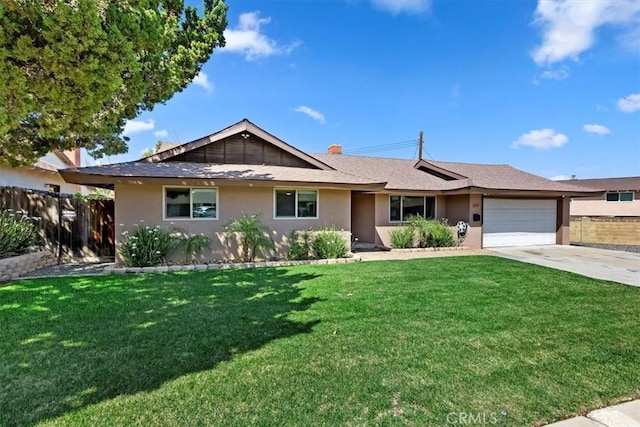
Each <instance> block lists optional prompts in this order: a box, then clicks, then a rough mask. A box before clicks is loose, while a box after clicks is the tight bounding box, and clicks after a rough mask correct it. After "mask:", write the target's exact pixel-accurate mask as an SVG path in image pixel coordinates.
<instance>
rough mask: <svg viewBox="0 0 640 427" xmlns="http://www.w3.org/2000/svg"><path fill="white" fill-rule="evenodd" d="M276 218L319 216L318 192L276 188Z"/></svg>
mask: <svg viewBox="0 0 640 427" xmlns="http://www.w3.org/2000/svg"><path fill="white" fill-rule="evenodd" d="M275 204H276V206H275V216H276V218H317V217H318V192H317V191H315V190H276V194H275Z"/></svg>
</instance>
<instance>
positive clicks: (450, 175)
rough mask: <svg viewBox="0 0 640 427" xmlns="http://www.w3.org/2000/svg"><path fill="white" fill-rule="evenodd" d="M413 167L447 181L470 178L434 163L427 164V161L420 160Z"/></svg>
mask: <svg viewBox="0 0 640 427" xmlns="http://www.w3.org/2000/svg"><path fill="white" fill-rule="evenodd" d="M413 167H414V168H415V169H418V170H420V171H422V172H425V173H428V174H431V175H433V176H437V177H438V178H441V179H444V180H445V181H456V180H459V179H467V178H468V177H466V176H464V175H460V174H458V173H455V172H452V171H450V170H447V169H444V168H441V167H439V166H436V165H434V164H433V163H429V162H427V161H426V160H419V161H418V162H417V163H416V164H415V165H414V166H413Z"/></svg>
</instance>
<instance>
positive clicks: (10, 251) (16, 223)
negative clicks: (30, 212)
mask: <svg viewBox="0 0 640 427" xmlns="http://www.w3.org/2000/svg"><path fill="white" fill-rule="evenodd" d="M33 221H34V219H33V218H30V217H29V216H27V215H26V214H24V213H22V212H17V213H16V212H14V211H13V210H12V209H9V210H6V211H2V212H0V258H5V257H9V256H12V255H20V254H23V253H25V252H26V251H27V250H28V249H29V248H30V247H31V246H33V245H35V244H36V243H37V241H38V230H37V229H36V226H35V224H34V222H33Z"/></svg>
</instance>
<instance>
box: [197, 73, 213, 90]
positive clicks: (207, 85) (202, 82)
mask: <svg viewBox="0 0 640 427" xmlns="http://www.w3.org/2000/svg"><path fill="white" fill-rule="evenodd" d="M193 84H195V85H198V86H200V87H202V88H203V89H204V90H205V91H207V92H209V93H211V92H213V83H211V81H210V80H209V76H207V74H206V73H205V72H204V71H200V72H199V73H198V75H197V76H195V77H194V78H193Z"/></svg>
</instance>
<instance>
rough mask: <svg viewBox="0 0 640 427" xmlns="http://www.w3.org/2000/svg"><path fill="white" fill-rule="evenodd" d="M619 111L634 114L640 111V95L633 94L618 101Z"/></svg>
mask: <svg viewBox="0 0 640 427" xmlns="http://www.w3.org/2000/svg"><path fill="white" fill-rule="evenodd" d="M618 109H619V110H620V111H623V112H625V113H633V112H634V111H638V110H640V93H632V94H631V95H629V96H627V97H626V98H620V99H618Z"/></svg>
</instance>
